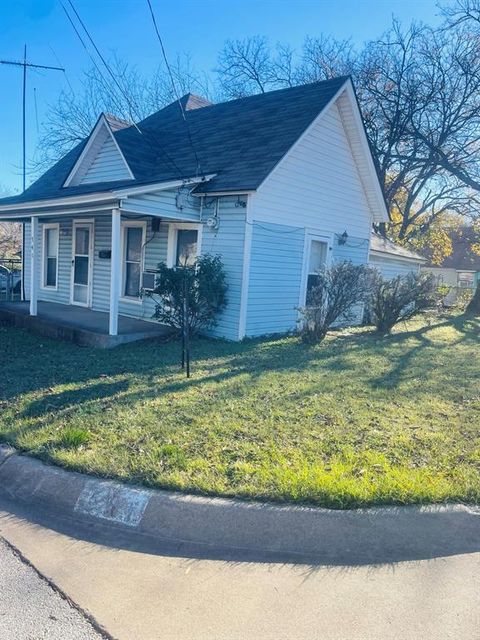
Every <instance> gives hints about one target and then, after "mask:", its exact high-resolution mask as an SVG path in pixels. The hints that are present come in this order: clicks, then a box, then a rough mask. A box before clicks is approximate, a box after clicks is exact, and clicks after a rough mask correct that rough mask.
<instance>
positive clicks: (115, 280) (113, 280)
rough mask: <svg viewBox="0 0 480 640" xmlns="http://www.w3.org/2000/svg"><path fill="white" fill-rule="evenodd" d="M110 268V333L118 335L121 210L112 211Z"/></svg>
mask: <svg viewBox="0 0 480 640" xmlns="http://www.w3.org/2000/svg"><path fill="white" fill-rule="evenodd" d="M110 262H111V267H110V318H109V326H108V333H109V334H110V335H111V336H116V335H117V334H118V298H119V296H120V277H121V276H120V274H121V271H122V264H121V260H120V209H112V259H111V261H110Z"/></svg>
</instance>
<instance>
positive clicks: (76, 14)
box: [60, 0, 183, 178]
mask: <svg viewBox="0 0 480 640" xmlns="http://www.w3.org/2000/svg"><path fill="white" fill-rule="evenodd" d="M60 2H61V5H62V8H63V10H64V12H65V14H66V16H67V18H68V20H69V22H70V24H71V25H72V27H73V29H74V31H75V33H76V34H77V37H78V39H79V40H80V42H81V44H82V46H83V48H84V49H85V50H86V52H87V54H88V56H89V58H90V59H91V61H92V62H93V64H94V66H95V68H96V69H97V71H98V73H99V74H100V77H101V79H102V80H103V82H104V83H105V86H106V88H107V90H108V91H109V93H110V95H111V97H112V98H113V99H114V102H115V104H116V105H117V108H119V111H120V113H123V106H122V105H121V104H120V106H119V102H118V99H117V96H116V95H115V93H114V92H113V91H112V90H111V88H110V87H109V84H108V81H107V80H106V79H105V76H104V74H103V73H102V71H101V69H100V68H99V66H98V64H97V62H96V60H95V58H94V57H93V56H92V55H91V53H90V51H89V49H88V47H87V45H86V43H85V41H84V39H83V38H82V36H81V34H80V33H79V31H78V29H77V27H76V25H75V23H74V22H73V20H72V17H71V16H70V14H69V13H68V11H67V9H66V7H65V5H64V4H63V2H62V1H61V0H60ZM68 3H69V5H70V6H71V8H72V11H73V12H74V14H75V16H76V17H77V20H78V21H79V23H80V25H81V26H82V28H83V30H84V31H85V33H86V35H87V37H88V39H89V41H90V43H91V44H92V46H93V48H94V49H95V52H96V53H97V55H98V57H99V58H100V60H101V61H102V63H103V65H104V66H105V68H106V70H107V71H108V73H109V75H110V76H111V77H112V79H113V80H114V82H115V84H116V86H117V87H118V88H119V90H120V92H121V94H122V96H123V97H124V98H125V101H126V102H127V105H128V107H129V109H130V121H131V122H132V125H133V126H134V127H135V129H136V130H137V131H138V133H140V134H141V135H143V133H144V132H143V131H141V130H140V128H139V126H138V124H136V123H135V122H134V121H133V120H134V117H135V118H137V119H138V120H141V117H140V116H139V114H138V112H136V110H134V107H133V105H132V103H131V102H130V99H129V97H128V95H127V94H126V92H125V90H124V89H123V87H122V86H121V84H120V83H119V82H118V80H117V78H116V77H115V74H114V72H113V71H112V69H111V68H110V66H109V64H108V62H107V61H106V60H105V58H104V56H103V55H102V53H101V51H100V49H99V48H98V47H97V45H96V43H95V41H94V39H93V37H92V36H91V35H90V32H89V31H88V29H87V27H86V25H85V23H84V22H83V20H82V18H81V17H80V15H79V13H78V11H77V10H76V8H75V6H74V5H73V3H72V1H71V0H68ZM149 136H151V137H152V138H153V139H154V142H155V143H156V144H157V145H158V149H155V148H154V147H153V145H152V143H151V141H150V140H149ZM145 140H146V142H147V144H148V145H149V146H150V148H151V149H152V150H153V151H154V152H155V153H158V151H161V153H163V155H164V156H165V158H166V159H167V160H168V162H169V163H170V164H171V165H172V167H173V168H174V169H175V171H176V172H178V177H179V178H183V172H182V170H181V169H180V167H179V166H178V164H177V163H176V162H175V161H174V160H173V158H172V157H171V156H170V155H169V154H168V153H167V151H166V150H165V149H164V147H163V146H162V144H161V143H160V141H159V140H158V139H157V137H156V135H155V134H154V132H153V131H149V132H148V135H145Z"/></svg>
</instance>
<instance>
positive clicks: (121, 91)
mask: <svg viewBox="0 0 480 640" xmlns="http://www.w3.org/2000/svg"><path fill="white" fill-rule="evenodd" d="M68 4H69V5H70V6H71V8H72V11H73V12H74V14H75V15H76V17H77V20H78V21H79V23H80V24H81V25H82V28H83V30H84V31H85V33H86V34H87V38H88V39H89V40H90V42H91V44H92V46H93V48H94V49H95V51H96V53H97V55H98V57H99V58H100V60H101V61H102V62H103V65H104V67H105V69H106V70H107V71H108V73H109V75H110V76H111V78H112V80H113V81H114V82H115V84H116V85H117V87H118V89H119V91H120V93H121V94H122V95H123V97H124V98H125V101H126V103H127V105H128V108H129V109H130V119H131V120H133V118H132V114H133V108H132V104H131V102H130V98H129V96H128V94H127V92H126V91H125V90H124V88H123V87H122V85H121V84H120V82H119V81H118V80H117V78H116V77H115V74H114V73H113V71H112V70H111V69H110V66H109V65H108V63H107V61H106V60H105V58H104V57H103V55H102V53H101V51H100V49H99V48H98V47H97V45H96V44H95V41H94V39H93V38H92V36H91V35H90V32H89V31H88V29H87V27H86V26H85V23H84V22H83V20H82V18H81V17H80V15H79V13H78V11H77V10H76V9H75V6H74V4H73V2H72V0H68ZM133 125H134V126H136V125H135V123H133ZM138 131H139V133H141V132H140V129H138Z"/></svg>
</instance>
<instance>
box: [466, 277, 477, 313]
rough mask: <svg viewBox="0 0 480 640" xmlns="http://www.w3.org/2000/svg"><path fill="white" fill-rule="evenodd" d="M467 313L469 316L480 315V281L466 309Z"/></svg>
mask: <svg viewBox="0 0 480 640" xmlns="http://www.w3.org/2000/svg"><path fill="white" fill-rule="evenodd" d="M465 314H466V315H469V316H480V281H479V282H478V284H477V288H476V290H475V293H474V294H473V298H472V299H471V300H470V302H469V303H468V306H467V308H466V309H465Z"/></svg>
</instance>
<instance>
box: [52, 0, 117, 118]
mask: <svg viewBox="0 0 480 640" xmlns="http://www.w3.org/2000/svg"><path fill="white" fill-rule="evenodd" d="M60 4H61V5H62V9H63V11H64V12H65V15H66V16H67V19H68V21H69V22H70V24H71V25H72V28H73V30H74V31H75V33H76V35H77V38H78V39H79V40H80V43H81V45H82V47H83V48H84V49H85V51H86V52H87V55H88V57H89V58H90V60H91V61H92V63H93V66H94V67H95V69H96V70H97V71H98V74H99V75H100V79H101V80H102V81H103V84H104V86H105V88H106V90H107V92H108V93H109V95H110V97H111V98H112V99H113V102H114V103H115V106H116V108H117V109H118V110H119V111H120V113H121V114H122V115H123V116H125V113H124V109H123V105H122V104H121V103H120V102H119V100H118V99H117V96H116V95H115V93H114V92H113V91H112V90H111V88H110V87H109V85H108V82H107V80H106V79H105V76H104V75H103V72H102V70H101V69H100V67H99V66H98V64H97V61H96V60H95V58H94V57H93V56H92V55H91V53H90V51H89V49H88V47H87V45H86V43H85V40H84V39H83V38H82V36H81V34H80V32H79V31H78V29H77V26H76V24H75V23H74V21H73V20H72V18H71V16H70V14H69V13H68V11H67V8H66V7H65V5H64V4H63V2H60Z"/></svg>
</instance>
